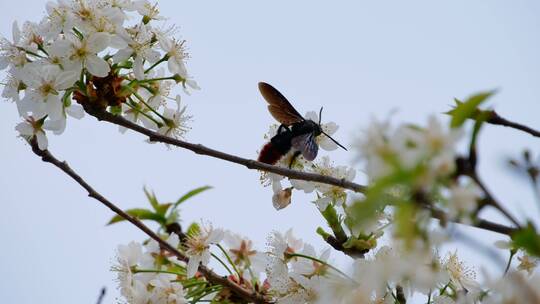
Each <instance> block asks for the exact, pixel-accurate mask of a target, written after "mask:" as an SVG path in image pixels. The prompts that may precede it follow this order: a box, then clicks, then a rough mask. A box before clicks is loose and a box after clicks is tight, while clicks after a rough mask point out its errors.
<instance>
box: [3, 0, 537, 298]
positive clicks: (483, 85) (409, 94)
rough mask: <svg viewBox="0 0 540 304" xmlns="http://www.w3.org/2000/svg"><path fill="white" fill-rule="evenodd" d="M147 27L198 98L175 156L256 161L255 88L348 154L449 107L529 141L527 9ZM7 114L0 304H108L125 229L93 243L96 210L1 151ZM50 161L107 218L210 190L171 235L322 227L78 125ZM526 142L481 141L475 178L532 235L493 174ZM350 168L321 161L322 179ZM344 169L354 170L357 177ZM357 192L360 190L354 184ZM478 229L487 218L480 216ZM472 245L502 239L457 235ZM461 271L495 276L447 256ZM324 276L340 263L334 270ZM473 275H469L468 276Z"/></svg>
mask: <svg viewBox="0 0 540 304" xmlns="http://www.w3.org/2000/svg"><path fill="white" fill-rule="evenodd" d="M159 5H160V8H161V11H162V12H163V15H164V16H166V17H169V18H170V21H169V22H170V23H171V24H177V25H179V26H180V33H181V35H182V37H183V38H184V39H186V40H187V45H188V47H189V52H190V54H191V57H192V58H191V59H190V61H189V62H188V68H189V70H190V72H191V74H192V75H193V76H194V77H195V79H196V80H197V81H198V83H199V84H200V86H201V87H202V90H201V91H199V92H195V93H194V94H193V95H192V96H188V97H185V98H184V99H183V100H184V101H185V103H186V104H187V105H188V111H189V112H190V113H191V114H192V115H193V116H194V122H193V123H192V127H193V129H192V131H191V132H190V133H189V134H188V136H187V138H188V140H190V141H192V142H196V143H203V144H205V145H207V146H209V147H213V148H216V149H220V150H223V151H225V152H229V153H233V154H237V155H239V156H243V157H250V158H256V151H257V150H258V149H259V148H260V147H261V146H262V145H263V144H264V139H263V135H264V133H265V132H266V131H267V129H268V126H269V125H270V124H271V123H273V120H272V117H271V116H270V115H269V113H267V110H266V107H265V104H264V102H263V100H262V98H261V96H260V95H259V93H258V90H257V82H259V81H266V82H269V83H271V84H273V85H274V86H276V87H277V88H278V89H280V90H281V91H282V93H284V94H285V96H287V97H288V98H289V100H291V101H292V102H293V103H294V105H295V106H296V107H297V109H298V110H299V111H300V112H301V113H305V112H306V111H311V110H318V109H319V107H320V106H324V108H325V113H324V115H323V119H325V120H332V121H335V122H336V123H338V124H339V125H340V130H339V131H338V132H337V133H336V135H335V138H336V139H338V140H339V141H340V142H342V143H344V144H346V145H348V146H349V145H350V144H351V143H352V141H353V138H354V136H355V135H357V134H358V133H359V131H360V130H361V128H363V127H366V126H367V125H368V124H369V121H370V118H371V117H378V118H385V117H387V116H388V115H389V113H390V112H392V111H393V110H396V109H397V110H398V112H397V114H395V120H396V121H404V120H406V121H410V122H416V123H422V124H423V123H425V121H426V119H427V116H428V115H429V114H436V115H439V116H440V117H441V118H444V116H443V115H441V114H440V113H442V112H444V111H447V110H448V108H449V105H450V104H451V103H452V99H453V98H454V97H458V98H463V97H466V96H467V95H469V94H471V93H474V92H477V91H481V90H489V89H498V93H497V95H496V96H495V97H494V98H493V99H492V100H491V102H490V103H489V105H491V106H494V107H495V108H496V109H497V111H498V112H499V113H500V114H501V115H503V116H505V117H507V118H509V119H514V120H517V121H520V122H522V123H525V124H528V125H531V126H533V127H536V128H540V120H539V119H538V114H539V113H540V86H539V84H540V56H539V54H540V35H539V34H540V19H539V18H538V16H540V3H539V2H537V1H532V0H531V1H511V2H510V1H493V0H485V1H466V0H463V1H444V2H443V1H427V0H426V1H333V2H329V1H283V0H279V1H272V2H271V4H269V2H265V3H261V2H256V1H202V0H199V1H171V0H169V1H160V2H159ZM44 6H45V1H43V0H18V1H2V2H0V11H2V12H3V13H4V14H3V18H1V19H0V34H1V35H3V36H7V37H11V24H12V22H13V21H14V20H17V21H18V22H19V24H22V23H23V22H24V21H25V20H32V21H38V20H39V19H41V17H42V16H43V13H44ZM18 122H19V119H18V117H17V114H16V109H15V106H14V105H13V104H8V103H0V140H1V142H2V148H1V153H2V154H1V155H2V157H0V168H2V173H3V174H1V175H0V202H1V207H2V212H1V213H0V233H1V235H2V237H3V240H2V244H3V245H2V246H1V250H0V269H1V270H2V271H1V274H2V275H1V276H0V277H1V278H0V294H1V295H2V302H5V303H22V304H25V303H36V302H41V303H59V304H63V303H74V302H77V303H94V302H95V300H96V299H97V295H98V293H99V290H100V288H101V287H102V286H107V288H108V294H107V296H106V299H105V302H104V303H116V300H115V297H117V296H118V293H117V291H116V283H115V282H114V277H115V274H114V273H111V272H110V271H109V269H110V267H111V265H112V262H113V261H114V258H115V250H116V246H117V245H118V244H126V243H128V242H130V241H131V240H136V241H142V240H143V239H144V235H143V234H142V233H141V232H139V231H138V230H137V229H136V228H134V227H132V226H130V225H128V224H118V225H115V226H111V227H105V225H104V224H105V223H106V222H107V221H108V220H109V219H110V217H111V216H112V214H111V212H109V211H108V210H107V209H106V208H104V207H103V206H101V205H99V204H98V203H97V202H96V201H94V200H92V199H90V198H88V197H87V196H86V193H85V192H84V191H83V190H82V189H81V188H80V187H79V186H77V185H76V184H75V183H74V182H72V180H70V179H69V178H68V177H66V176H65V175H64V174H63V173H61V172H60V171H59V170H58V169H56V168H54V167H52V166H51V165H48V164H45V163H42V162H41V161H40V160H39V159H38V158H37V157H36V156H35V155H33V154H32V153H31V151H30V150H29V147H28V145H26V144H25V143H24V142H23V141H22V140H20V139H18V138H16V132H15V131H14V126H15V125H16V124H17V123H18ZM49 140H50V145H49V148H50V150H51V151H52V152H53V153H54V154H56V155H57V156H58V157H59V158H61V159H64V160H67V161H68V162H69V163H70V165H72V166H73V168H74V169H75V170H76V171H78V172H79V173H80V174H81V175H82V176H83V177H85V178H86V180H87V181H88V182H89V183H90V184H91V185H93V186H94V187H95V188H96V189H97V190H98V191H100V192H101V193H102V194H103V195H105V196H106V197H108V198H109V199H110V200H112V201H113V202H115V203H117V204H118V205H119V206H121V207H122V208H132V207H142V206H145V204H146V201H145V198H144V194H143V192H142V188H143V186H147V187H148V188H150V189H153V190H154V191H155V192H156V194H157V195H158V197H159V198H161V199H163V200H175V199H176V198H178V197H179V196H180V195H181V194H183V193H185V192H186V191H188V190H190V189H192V188H194V187H198V186H202V185H212V186H214V189H213V190H211V191H208V192H206V193H204V194H202V195H200V196H199V197H197V198H195V199H193V200H192V201H190V202H189V203H187V204H185V206H184V208H183V209H182V211H183V212H182V214H181V215H182V219H183V222H184V223H189V222H191V221H195V220H200V219H201V218H203V219H205V220H208V221H210V222H212V223H213V224H214V225H215V226H219V227H223V228H226V229H231V230H233V231H235V232H238V233H241V234H244V235H247V236H249V237H251V238H252V239H253V240H254V241H255V243H256V244H258V245H259V248H261V249H264V244H265V238H266V235H268V233H269V232H271V231H272V230H281V231H285V230H286V229H288V228H289V227H293V228H294V230H295V232H296V234H297V235H298V236H299V237H302V238H303V239H304V240H305V241H308V242H310V243H312V244H314V245H315V246H316V247H321V246H323V245H324V244H323V243H322V242H321V241H320V240H319V238H318V236H317V235H316V234H315V229H316V228H317V226H324V223H323V221H322V218H321V217H320V215H319V214H318V212H317V210H316V208H315V207H314V206H313V205H312V204H311V203H310V200H311V199H312V196H308V195H303V194H300V193H294V197H293V204H292V205H291V206H290V207H288V208H286V209H284V210H282V211H279V212H277V211H275V210H274V209H273V207H272V204H271V194H272V191H271V189H269V188H263V187H262V186H261V185H260V184H259V174H258V173H257V172H256V171H250V170H247V169H245V168H243V167H240V166H238V165H235V164H230V163H224V162H222V161H219V160H215V159H211V158H208V157H204V156H198V155H195V154H193V153H191V152H189V151H185V150H180V149H167V148H166V147H164V146H163V145H160V144H154V145H150V144H147V143H146V142H144V138H143V137H142V136H140V135H137V134H133V133H127V134H124V135H122V134H120V133H119V132H118V131H117V127H115V126H111V125H108V124H105V123H98V122H97V121H96V120H95V119H93V118H90V117H85V118H84V119H83V120H81V121H75V120H70V121H68V127H67V129H66V132H65V133H64V134H63V135H62V136H52V135H51V136H50V138H49ZM538 143H539V142H538V140H536V139H534V138H532V137H531V136H529V135H526V134H521V133H519V132H516V131H513V130H508V129H505V128H502V127H495V126H488V127H486V128H485V129H484V132H483V133H482V137H481V140H480V153H481V160H480V169H481V174H482V176H483V178H484V179H485V180H486V181H487V182H488V184H489V185H490V187H491V188H492V189H493V191H494V192H495V194H496V196H497V197H498V198H499V199H500V200H501V201H503V202H504V204H505V205H506V206H508V207H509V208H512V209H513V210H514V214H515V215H516V216H518V217H520V218H521V219H523V218H524V217H523V215H525V214H528V215H532V216H535V217H536V219H538V214H540V213H539V210H538V208H537V206H536V205H535V204H534V201H533V196H532V194H531V191H530V189H529V187H528V184H527V183H526V182H523V181H521V180H518V179H516V177H515V176H514V175H512V174H509V173H508V172H507V170H506V168H505V166H504V165H503V161H504V158H505V156H507V155H510V154H517V153H519V152H520V151H521V150H522V149H523V148H524V147H529V148H530V149H532V150H533V151H537V152H538V150H539V144H538ZM353 156H354V154H353V153H352V152H346V151H342V150H336V151H334V152H332V153H331V157H332V159H333V160H335V162H336V163H337V164H351V160H352V158H353ZM359 169H360V168H359ZM357 176H358V177H357V181H359V182H363V181H364V176H363V175H362V174H361V172H359V174H358V175H357ZM484 216H487V217H490V218H491V219H497V218H498V217H497V216H496V215H495V216H494V213H486V214H484ZM460 231H461V232H463V233H466V234H468V235H470V236H471V237H474V238H481V239H482V240H483V242H484V243H486V244H491V243H492V242H493V241H494V240H497V239H503V238H502V237H500V236H498V235H496V234H493V233H484V232H479V231H478V230H475V229H461V230H460ZM454 248H460V252H462V253H463V255H464V256H465V258H466V261H467V262H468V263H469V264H471V265H477V266H478V265H484V266H485V267H487V268H489V269H490V270H493V271H496V270H497V267H496V266H494V265H493V264H491V263H490V262H489V261H486V258H485V257H484V256H481V255H479V254H477V253H474V252H473V251H470V250H467V249H463V246H461V245H459V244H458V245H457V247H456V246H453V247H452V246H450V248H449V249H451V250H452V249H454ZM501 253H502V252H501ZM335 256H336V258H335V259H336V260H338V261H339V260H340V259H343V257H340V256H339V254H336V255H335ZM478 268H479V267H478Z"/></svg>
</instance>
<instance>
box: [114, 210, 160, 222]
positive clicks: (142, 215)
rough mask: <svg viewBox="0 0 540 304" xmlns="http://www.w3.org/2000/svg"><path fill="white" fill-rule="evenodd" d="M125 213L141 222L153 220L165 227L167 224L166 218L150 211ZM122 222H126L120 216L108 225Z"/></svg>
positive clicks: (129, 211)
mask: <svg viewBox="0 0 540 304" xmlns="http://www.w3.org/2000/svg"><path fill="white" fill-rule="evenodd" d="M125 212H126V213H127V214H129V215H131V216H133V217H136V218H138V219H139V220H151V221H155V222H158V223H159V224H161V225H164V224H165V222H166V220H165V217H164V216H162V215H159V214H157V213H154V212H152V211H151V210H148V209H140V208H135V209H129V210H126V211H125ZM121 221H125V219H124V218H123V217H121V216H120V215H116V216H114V217H113V218H112V219H111V220H110V221H109V222H108V223H107V225H111V224H114V223H118V222H121Z"/></svg>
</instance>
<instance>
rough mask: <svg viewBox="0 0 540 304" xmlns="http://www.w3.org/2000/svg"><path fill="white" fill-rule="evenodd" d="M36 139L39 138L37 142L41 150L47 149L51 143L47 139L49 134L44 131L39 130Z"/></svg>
mask: <svg viewBox="0 0 540 304" xmlns="http://www.w3.org/2000/svg"><path fill="white" fill-rule="evenodd" d="M36 140H37V144H38V147H39V149H40V150H46V149H47V147H48V145H49V141H48V140H47V136H46V135H45V132H43V131H39V132H37V133H36Z"/></svg>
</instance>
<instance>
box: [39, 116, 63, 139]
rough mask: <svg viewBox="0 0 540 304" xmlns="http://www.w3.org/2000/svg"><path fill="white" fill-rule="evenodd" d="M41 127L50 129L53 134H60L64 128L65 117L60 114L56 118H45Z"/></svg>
mask: <svg viewBox="0 0 540 304" xmlns="http://www.w3.org/2000/svg"><path fill="white" fill-rule="evenodd" d="M43 129H46V130H51V131H53V133H54V134H55V135H60V134H62V133H64V130H65V129H66V118H65V117H63V116H62V118H60V119H58V120H51V119H47V120H46V121H45V122H44V123H43Z"/></svg>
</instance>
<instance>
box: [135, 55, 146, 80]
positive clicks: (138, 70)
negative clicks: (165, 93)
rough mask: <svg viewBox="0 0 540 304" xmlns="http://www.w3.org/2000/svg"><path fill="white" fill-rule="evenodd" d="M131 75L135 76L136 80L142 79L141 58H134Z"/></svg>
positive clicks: (142, 67)
mask: <svg viewBox="0 0 540 304" xmlns="http://www.w3.org/2000/svg"><path fill="white" fill-rule="evenodd" d="M133 74H135V78H137V79H138V80H143V79H144V65H143V58H142V57H141V56H137V57H135V60H134V62H133Z"/></svg>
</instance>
